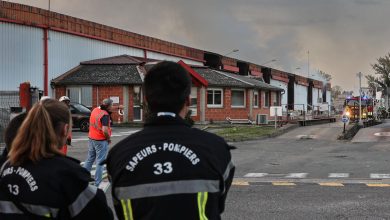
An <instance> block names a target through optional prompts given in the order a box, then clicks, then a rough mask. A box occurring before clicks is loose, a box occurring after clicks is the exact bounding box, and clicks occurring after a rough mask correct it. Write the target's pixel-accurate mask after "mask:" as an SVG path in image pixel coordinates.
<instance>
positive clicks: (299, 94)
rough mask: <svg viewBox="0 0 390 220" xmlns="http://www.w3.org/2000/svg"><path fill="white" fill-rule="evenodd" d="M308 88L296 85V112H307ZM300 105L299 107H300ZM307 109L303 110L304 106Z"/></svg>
mask: <svg viewBox="0 0 390 220" xmlns="http://www.w3.org/2000/svg"><path fill="white" fill-rule="evenodd" d="M307 88H308V87H307V86H302V85H298V84H294V93H295V94H294V104H295V105H294V109H295V110H304V111H306V110H307ZM298 104H299V105H298ZM302 104H304V105H305V108H303V105H302Z"/></svg>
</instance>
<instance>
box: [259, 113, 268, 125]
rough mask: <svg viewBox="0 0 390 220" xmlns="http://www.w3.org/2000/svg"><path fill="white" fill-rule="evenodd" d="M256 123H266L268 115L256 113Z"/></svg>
mask: <svg viewBox="0 0 390 220" xmlns="http://www.w3.org/2000/svg"><path fill="white" fill-rule="evenodd" d="M256 124H258V125H264V124H268V115H262V114H257V115H256Z"/></svg>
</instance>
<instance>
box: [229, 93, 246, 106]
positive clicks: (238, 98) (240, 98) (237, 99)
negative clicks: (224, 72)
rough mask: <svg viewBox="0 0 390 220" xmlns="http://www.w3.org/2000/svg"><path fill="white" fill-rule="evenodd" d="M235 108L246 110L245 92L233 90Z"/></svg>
mask: <svg viewBox="0 0 390 220" xmlns="http://www.w3.org/2000/svg"><path fill="white" fill-rule="evenodd" d="M231 106H232V107H233V108H245V90H243V89H240V90H238V89H232V105H231Z"/></svg>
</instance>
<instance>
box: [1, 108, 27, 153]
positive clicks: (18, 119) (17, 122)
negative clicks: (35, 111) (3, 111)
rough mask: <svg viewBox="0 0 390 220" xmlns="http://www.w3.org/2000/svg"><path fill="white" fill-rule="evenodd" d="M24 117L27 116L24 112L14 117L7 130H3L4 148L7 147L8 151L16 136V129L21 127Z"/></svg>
mask: <svg viewBox="0 0 390 220" xmlns="http://www.w3.org/2000/svg"><path fill="white" fill-rule="evenodd" d="M26 116H27V113H26V112H23V113H21V114H19V115H17V116H15V117H14V118H13V119H12V120H11V121H10V122H9V124H8V126H7V128H6V129H5V132H4V141H5V146H6V147H7V150H8V151H9V150H10V149H11V144H12V142H13V140H14V139H15V137H16V135H17V134H18V129H19V128H20V126H21V125H22V123H23V121H24V119H25V118H26Z"/></svg>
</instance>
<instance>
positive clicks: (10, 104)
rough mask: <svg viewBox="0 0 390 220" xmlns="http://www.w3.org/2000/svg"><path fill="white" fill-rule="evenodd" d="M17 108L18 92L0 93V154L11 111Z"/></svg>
mask: <svg viewBox="0 0 390 220" xmlns="http://www.w3.org/2000/svg"><path fill="white" fill-rule="evenodd" d="M19 106H20V102H19V91H0V154H2V153H3V150H4V147H5V143H4V131H5V128H6V127H7V125H8V123H9V121H10V119H11V113H12V111H13V110H14V109H15V108H18V107H19Z"/></svg>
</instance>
